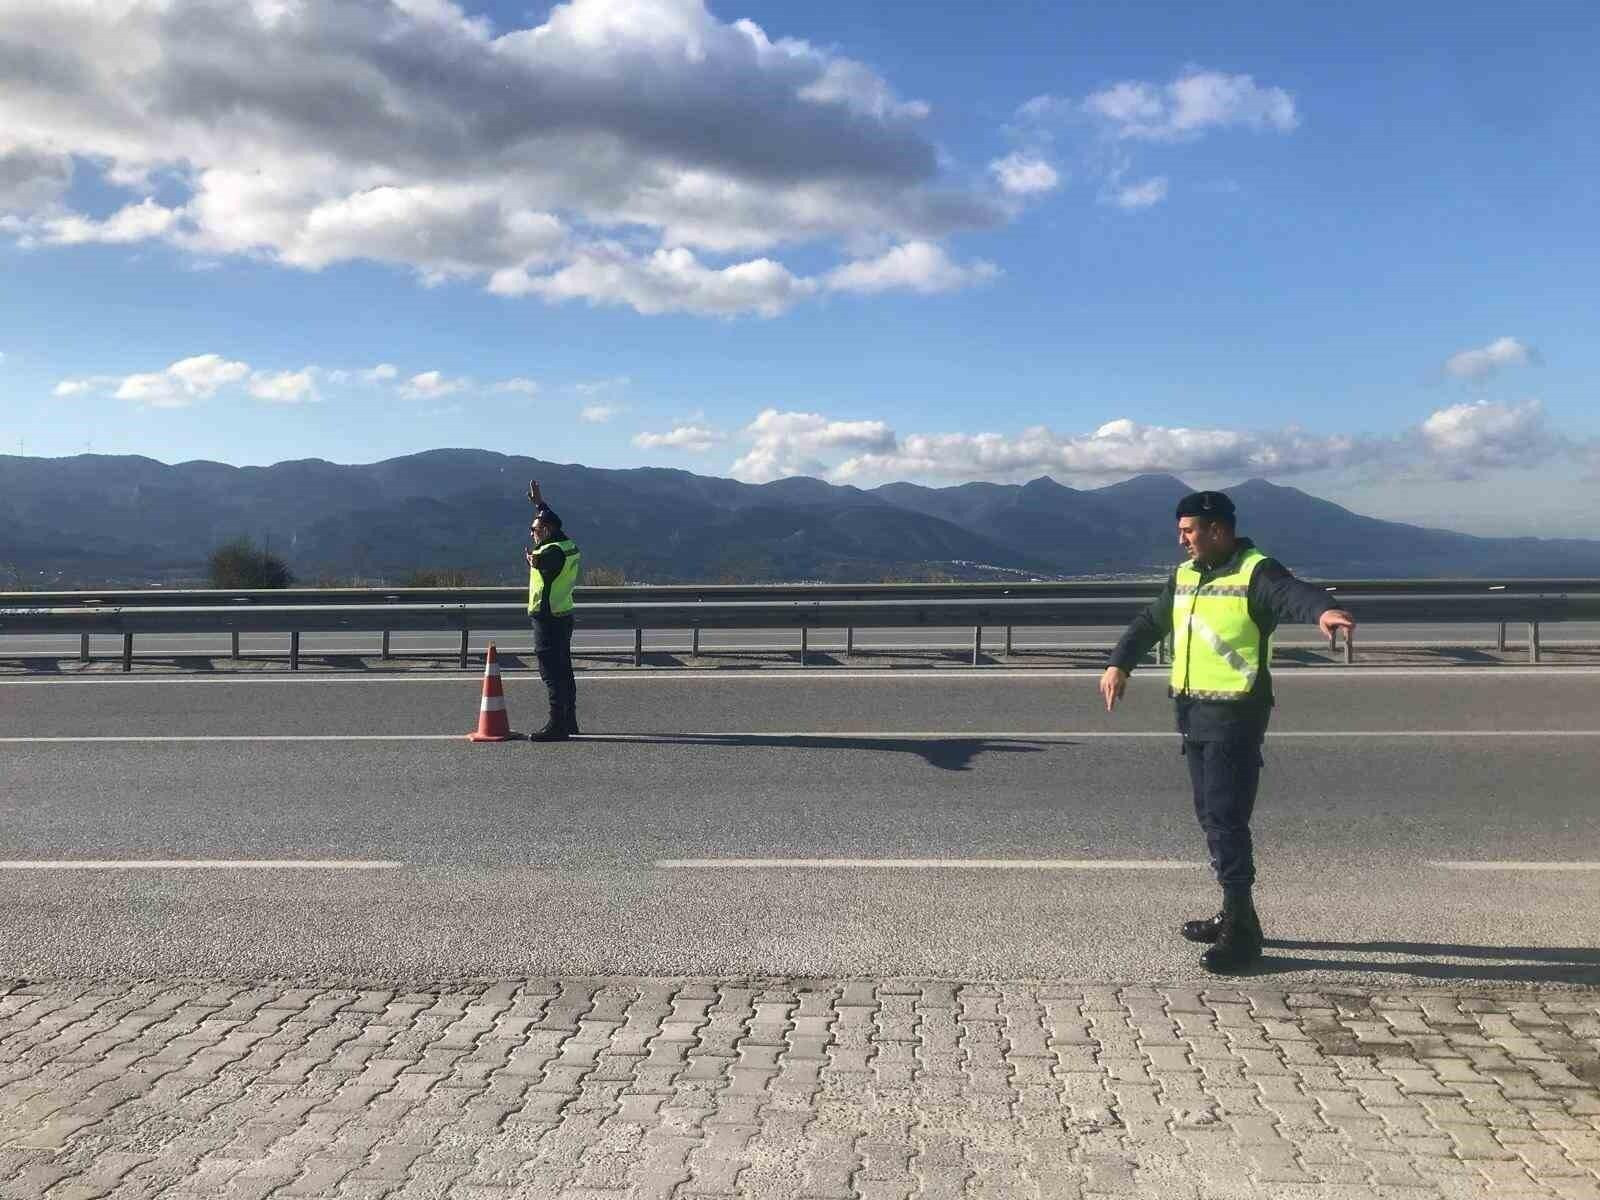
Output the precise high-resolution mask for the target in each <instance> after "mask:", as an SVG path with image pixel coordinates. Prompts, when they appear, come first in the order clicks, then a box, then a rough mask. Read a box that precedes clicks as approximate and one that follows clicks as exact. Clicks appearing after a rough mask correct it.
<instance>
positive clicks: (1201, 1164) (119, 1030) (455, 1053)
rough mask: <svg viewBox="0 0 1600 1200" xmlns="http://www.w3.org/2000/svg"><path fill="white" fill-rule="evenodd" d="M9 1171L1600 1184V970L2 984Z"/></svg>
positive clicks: (299, 1182)
mask: <svg viewBox="0 0 1600 1200" xmlns="http://www.w3.org/2000/svg"><path fill="white" fill-rule="evenodd" d="M0 1051H3V1054H0V1197H3V1198H4V1200H11V1197H13V1196H15V1197H19V1198H21V1197H26V1198H27V1200H37V1198H38V1197H41V1196H42V1197H45V1198H46V1200H90V1198H91V1197H98V1196H113V1197H118V1198H122V1200H141V1198H143V1197H146V1196H155V1195H157V1194H161V1195H170V1196H172V1197H174V1198H175V1200H183V1198H186V1197H194V1198H196V1200H198V1198H199V1197H205V1196H222V1195H236V1196H258V1195H259V1196H267V1195H276V1196H284V1197H313V1196H332V1197H378V1196H388V1195H392V1196H399V1197H409V1196H415V1197H419V1198H423V1197H427V1198H437V1200H460V1198H465V1197H488V1196H495V1197H499V1196H507V1197H509V1196H545V1195H548V1196H552V1197H566V1198H567V1200H597V1198H599V1197H616V1198H622V1197H628V1198H634V1197H659V1198H660V1200H682V1198H683V1197H690V1196H704V1197H723V1196H726V1197H734V1196H748V1197H751V1198H752V1200H766V1198H774V1200H776V1198H782V1200H793V1198H796V1197H819V1198H821V1197H836V1198H838V1200H905V1198H909V1197H913V1196H919V1197H936V1196H952V1197H954V1196H961V1197H965V1198H966V1200H980V1198H983V1197H995V1198H1003V1200H1010V1198H1011V1197H1013V1196H1029V1197H1031V1196H1033V1195H1039V1196H1041V1197H1050V1196H1054V1197H1066V1198H1069V1200H1084V1198H1085V1197H1093V1196H1121V1195H1127V1196H1153V1197H1154V1196H1159V1197H1162V1198H1163V1200H1166V1198H1167V1197H1175V1198H1178V1200H1184V1198H1192V1200H1202V1198H1205V1200H1223V1198H1226V1197H1239V1198H1240V1200H1257V1198H1259V1197H1271V1198H1272V1200H1278V1198H1279V1197H1282V1198H1284V1200H1294V1198H1298V1197H1301V1196H1305V1197H1316V1198H1317V1200H1337V1198H1340V1197H1345V1196H1349V1197H1351V1198H1352V1200H1354V1198H1355V1197H1358V1196H1359V1197H1363V1198H1366V1197H1405V1196H1416V1197H1429V1198H1430V1200H1444V1198H1448V1197H1456V1196H1461V1197H1476V1196H1484V1197H1488V1196H1495V1197H1499V1196H1518V1195H1530V1196H1531V1195H1542V1196H1545V1197H1551V1196H1563V1197H1574V1198H1580V1200H1581V1198H1591V1200H1600V1086H1597V1084H1596V1082H1595V1081H1596V1079H1597V1075H1600V1072H1597V1066H1596V1065H1597V1064H1600V998H1590V997H1588V996H1587V995H1585V996H1582V997H1574V998H1571V999H1568V998H1563V999H1561V1000H1554V999H1532V1000H1530V999H1527V998H1525V997H1515V996H1514V997H1511V998H1509V999H1502V998H1498V997H1493V996H1479V995H1467V996H1456V995H1450V996H1446V995H1441V994H1432V993H1428V994H1422V995H1418V996H1410V995H1403V994H1402V995H1374V996H1368V995H1363V994H1359V993H1354V992H1349V991H1337V990H1335V991H1332V992H1319V993H1292V994H1285V993H1280V992H1272V991H1266V990H1262V989H1255V988H1252V989H1248V990H1244V991H1239V990H1229V989H1221V988H1218V989H1208V990H1205V991H1175V990H1165V991H1163V990H1157V989H1152V988H1115V987H1107V986H1091V987H1083V986H1077V985H1065V984H1042V985H1024V984H1015V983H1004V984H1000V985H993V984H957V983H948V982H942V981H891V982H884V983H875V982H872V981H865V980H842V981H829V980H805V981H783V980H775V981H767V982H762V983H747V982H737V983H720V982H718V981H715V980H690V981H684V980H638V981H634V980H533V981H526V982H520V983H519V982H500V983H494V984H486V985H481V986H476V987H466V986H458V987H454V988H442V989H425V990H423V991H420V992H416V993H411V994H404V993H396V992H394V991H390V990H380V989H372V990H366V991H357V990H352V989H338V988H326V989H319V988H314V987H295V988H289V987H274V986H269V985H261V986H245V985H241V984H204V983H185V982H182V981H179V982H176V983H168V984H147V983H128V984H116V983H100V984H96V985H94V986H92V987H91V986H88V985H79V984H74V983H72V982H70V981H63V982H60V983H42V984H31V985H28V986H26V987H17V986H15V985H12V984H7V983H5V982H4V981H0Z"/></svg>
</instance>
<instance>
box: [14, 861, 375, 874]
mask: <svg viewBox="0 0 1600 1200" xmlns="http://www.w3.org/2000/svg"><path fill="white" fill-rule="evenodd" d="M403 866H405V864H404V863H400V862H393V861H390V860H387V859H379V860H371V861H368V860H363V859H343V858H328V859H301V858H142V859H139V858H89V859H70V858H61V859H56V858H33V859H0V871H393V870H396V869H397V868H399V867H403Z"/></svg>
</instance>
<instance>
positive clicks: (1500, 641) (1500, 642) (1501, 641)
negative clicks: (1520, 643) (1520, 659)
mask: <svg viewBox="0 0 1600 1200" xmlns="http://www.w3.org/2000/svg"><path fill="white" fill-rule="evenodd" d="M1505 648H1506V623H1505V622H1504V621H1501V622H1500V636H1499V637H1498V638H1497V639H1495V649H1497V650H1504V649H1505Z"/></svg>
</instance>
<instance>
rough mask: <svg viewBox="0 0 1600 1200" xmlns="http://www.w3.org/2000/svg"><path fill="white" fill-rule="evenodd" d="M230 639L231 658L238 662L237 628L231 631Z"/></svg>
mask: <svg viewBox="0 0 1600 1200" xmlns="http://www.w3.org/2000/svg"><path fill="white" fill-rule="evenodd" d="M231 641H232V653H233V660H234V662H238V661H239V631H238V630H237V629H235V630H234V631H233V637H232V639H231Z"/></svg>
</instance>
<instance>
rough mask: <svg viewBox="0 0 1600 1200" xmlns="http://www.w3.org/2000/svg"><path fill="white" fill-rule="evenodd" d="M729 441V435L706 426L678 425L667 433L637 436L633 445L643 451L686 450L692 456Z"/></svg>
mask: <svg viewBox="0 0 1600 1200" xmlns="http://www.w3.org/2000/svg"><path fill="white" fill-rule="evenodd" d="M727 440H728V435H727V434H725V433H723V432H722V431H721V430H717V429H710V428H707V427H706V426H704V425H677V426H674V427H673V428H672V429H669V430H668V431H667V432H666V433H638V434H635V435H634V437H633V444H634V445H635V446H637V447H638V448H639V449H641V450H686V451H688V452H689V453H691V454H703V453H705V452H706V451H707V450H710V449H711V448H713V447H714V446H717V445H720V444H721V443H723V442H725V441H727Z"/></svg>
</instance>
